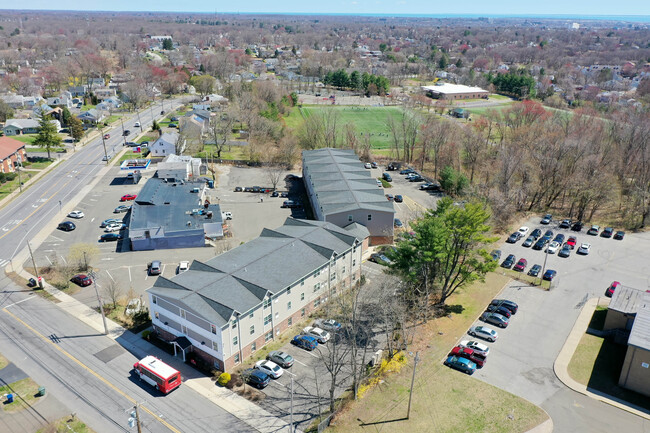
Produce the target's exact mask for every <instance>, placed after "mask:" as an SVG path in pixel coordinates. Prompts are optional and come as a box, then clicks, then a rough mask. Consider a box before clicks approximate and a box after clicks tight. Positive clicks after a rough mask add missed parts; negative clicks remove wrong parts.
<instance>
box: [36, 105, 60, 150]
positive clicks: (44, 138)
mask: <svg viewBox="0 0 650 433" xmlns="http://www.w3.org/2000/svg"><path fill="white" fill-rule="evenodd" d="M51 120H52V118H51V117H50V116H47V115H44V114H41V117H40V118H39V120H38V123H39V130H38V135H37V136H36V140H34V143H33V144H34V145H35V146H38V147H42V148H44V149H47V158H48V159H49V158H50V152H51V150H52V148H53V147H58V146H60V145H61V137H59V134H58V132H57V130H56V125H55V124H54V123H52V122H51Z"/></svg>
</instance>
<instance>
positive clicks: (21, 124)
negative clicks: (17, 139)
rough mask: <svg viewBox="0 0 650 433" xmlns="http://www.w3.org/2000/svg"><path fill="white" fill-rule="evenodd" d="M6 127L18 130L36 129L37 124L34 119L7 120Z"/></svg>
mask: <svg viewBox="0 0 650 433" xmlns="http://www.w3.org/2000/svg"><path fill="white" fill-rule="evenodd" d="M7 126H15V127H16V128H19V129H25V128H38V127H39V123H38V120H36V119H7V122H6V123H5V127H7Z"/></svg>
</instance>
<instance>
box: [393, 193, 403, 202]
mask: <svg viewBox="0 0 650 433" xmlns="http://www.w3.org/2000/svg"><path fill="white" fill-rule="evenodd" d="M403 201H404V198H403V197H402V196H401V195H400V194H397V195H395V203H401V202H403Z"/></svg>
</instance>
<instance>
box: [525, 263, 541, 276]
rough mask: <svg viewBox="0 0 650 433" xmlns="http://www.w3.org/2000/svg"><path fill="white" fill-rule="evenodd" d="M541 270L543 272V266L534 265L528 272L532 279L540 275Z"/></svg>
mask: <svg viewBox="0 0 650 433" xmlns="http://www.w3.org/2000/svg"><path fill="white" fill-rule="evenodd" d="M541 270H542V266H541V265H533V267H532V268H530V270H529V271H528V275H530V276H531V277H536V276H538V275H539V271H541Z"/></svg>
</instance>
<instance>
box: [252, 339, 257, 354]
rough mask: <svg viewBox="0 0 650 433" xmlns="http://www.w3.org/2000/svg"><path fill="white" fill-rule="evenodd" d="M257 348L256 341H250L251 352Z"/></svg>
mask: <svg viewBox="0 0 650 433" xmlns="http://www.w3.org/2000/svg"><path fill="white" fill-rule="evenodd" d="M256 350H257V343H255V342H254V341H253V342H252V343H251V352H255V351H256Z"/></svg>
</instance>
